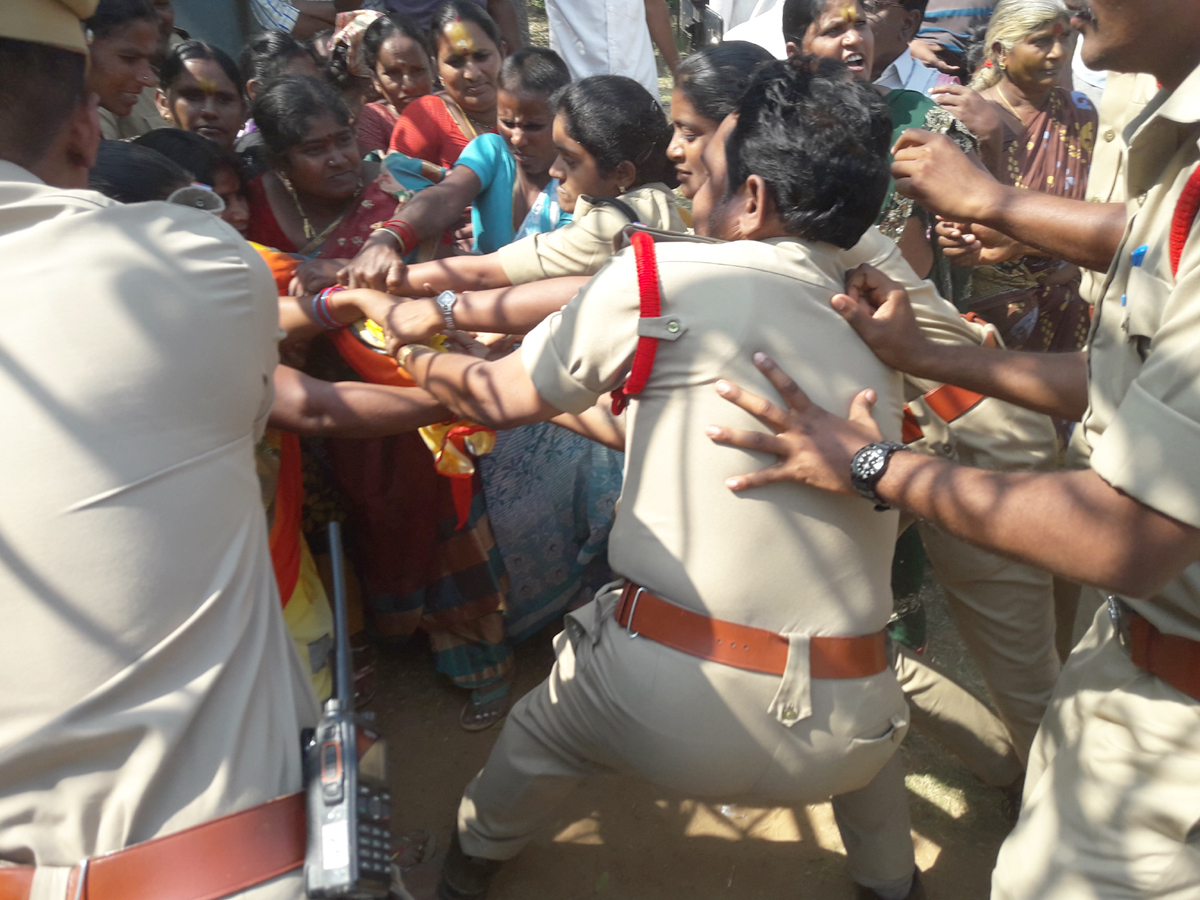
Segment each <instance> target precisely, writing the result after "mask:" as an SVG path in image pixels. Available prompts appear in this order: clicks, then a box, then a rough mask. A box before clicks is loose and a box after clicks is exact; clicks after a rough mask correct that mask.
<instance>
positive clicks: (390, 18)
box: [362, 13, 433, 72]
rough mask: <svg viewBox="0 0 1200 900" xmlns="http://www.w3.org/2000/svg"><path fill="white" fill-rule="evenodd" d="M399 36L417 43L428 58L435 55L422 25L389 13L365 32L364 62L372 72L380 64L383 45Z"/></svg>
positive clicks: (397, 14)
mask: <svg viewBox="0 0 1200 900" xmlns="http://www.w3.org/2000/svg"><path fill="white" fill-rule="evenodd" d="M397 34H398V35H401V36H402V37H406V38H408V39H409V40H410V41H412V42H413V43H415V44H416V45H417V46H418V47H420V48H421V49H422V50H424V51H425V55H426V56H432V55H433V53H432V52H431V51H430V49H429V35H428V34H426V33H425V32H424V31H422V30H421V26H420V25H418V24H417V23H416V22H414V21H413V20H412V19H410V18H409V17H408V16H405V15H402V14H400V13H388V14H387V15H386V16H380V17H379V18H378V19H376V20H375V21H374V22H372V23H371V24H370V25H368V26H367V30H366V31H365V32H363V39H362V50H363V62H364V63H366V65H367V68H368V69H370V70H371V71H372V72H373V71H375V66H376V64H377V63H378V62H379V51H380V50H381V49H383V45H384V44H386V43H387V42H388V39H389V38H391V37H392V36H393V35H397Z"/></svg>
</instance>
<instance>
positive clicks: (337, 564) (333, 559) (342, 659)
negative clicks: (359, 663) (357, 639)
mask: <svg viewBox="0 0 1200 900" xmlns="http://www.w3.org/2000/svg"><path fill="white" fill-rule="evenodd" d="M329 560H330V564H331V566H332V568H333V640H334V664H335V665H334V672H335V674H336V677H335V681H336V684H335V685H334V688H335V691H334V696H336V697H337V699H338V702H339V703H340V705H341V708H342V710H343V711H344V712H353V711H354V667H353V666H352V665H351V660H350V625H349V623H348V621H347V619H348V616H347V614H346V573H345V570H344V569H343V562H342V526H341V523H340V522H330V523H329Z"/></svg>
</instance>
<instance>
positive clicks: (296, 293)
mask: <svg viewBox="0 0 1200 900" xmlns="http://www.w3.org/2000/svg"><path fill="white" fill-rule="evenodd" d="M343 265H344V263H343V262H342V260H340V259H309V260H305V261H304V262H302V263H300V264H299V265H298V266H296V274H295V275H294V276H293V277H292V283H291V285H290V287H289V288H288V292H289V293H290V294H291V295H292V296H293V297H304V296H307V295H309V294H315V293H317V291H320V290H323V289H325V288H327V287H332V286H333V285H335V284H337V283H338V281H337V277H338V272H339V271H340V270H341V268H342V266H343Z"/></svg>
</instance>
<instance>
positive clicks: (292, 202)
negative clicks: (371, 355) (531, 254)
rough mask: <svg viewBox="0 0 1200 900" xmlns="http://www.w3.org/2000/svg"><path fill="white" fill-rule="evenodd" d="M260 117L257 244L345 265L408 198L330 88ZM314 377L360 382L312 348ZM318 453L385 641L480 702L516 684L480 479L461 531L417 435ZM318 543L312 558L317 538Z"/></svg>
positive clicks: (303, 84) (300, 91)
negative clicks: (264, 158) (422, 639)
mask: <svg viewBox="0 0 1200 900" xmlns="http://www.w3.org/2000/svg"><path fill="white" fill-rule="evenodd" d="M254 117H255V121H256V122H257V123H258V128H259V131H260V133H261V134H262V137H263V141H264V144H265V147H266V150H267V155H268V158H269V159H270V160H271V163H272V170H271V171H269V172H267V173H265V174H264V175H262V176H260V177H259V178H258V179H256V180H255V181H253V182H251V191H250V194H251V218H250V227H249V232H248V236H249V237H250V239H251V240H253V241H256V242H258V243H259V244H264V245H266V246H268V247H273V248H275V249H277V250H282V251H286V252H290V253H295V254H297V255H300V256H304V257H309V258H321V259H346V258H348V257H350V256H353V255H354V253H355V252H356V251H357V249H358V248H359V247H360V246H361V245H362V244H363V243H364V241H365V240H366V238H367V237H369V236H370V234H371V232H372V230H373V229H374V228H375V227H377V226H378V225H380V224H381V223H383V222H385V221H387V220H388V219H390V218H392V217H393V216H394V215H395V214H396V212H397V210H398V209H399V208H400V207H401V206H402V205H403V203H404V202H406V201H407V200H408V199H409V198H410V197H411V196H412V191H410V190H409V189H407V188H405V187H404V186H403V185H401V184H400V183H399V182H397V181H396V179H395V178H393V177H392V176H391V175H390V174H389V173H388V172H387V171H386V170H384V169H383V168H382V167H381V166H379V164H378V163H364V162H363V161H362V159H361V158H360V157H359V155H358V146H357V142H356V141H355V136H354V130H353V127H352V126H351V121H350V114H349V111H348V110H347V109H346V106H345V104H344V102H343V101H342V99H341V97H340V96H338V93H337V92H336V91H335V90H334V89H333V88H332V87H330V86H329V85H327V84H325V83H323V82H320V81H316V80H314V79H310V78H303V77H289V76H284V77H282V78H279V79H276V80H275V81H273V82H272V83H271V84H269V85H268V86H267V87H266V89H265V90H264V91H263V92H262V93H261V94H260V95H259V97H258V99H257V100H256V101H255V104H254ZM431 174H433V173H432V172H431ZM438 175H439V176H440V170H438ZM308 369H309V371H310V373H312V374H315V375H317V376H318V377H320V378H322V379H323V380H325V381H352V380H356V379H357V377H358V376H357V375H356V374H355V372H354V371H353V370H352V369H351V368H350V367H349V366H348V365H347V363H346V362H345V361H344V359H343V358H342V357H341V355H340V354H339V352H338V351H337V350H336V349H335V348H334V346H333V345H331V344H330V343H329V342H327V341H323V340H318V341H314V342H313V344H312V347H311V351H310V359H309V363H308ZM311 449H312V453H311V454H310V457H309V459H310V462H311V463H312V464H313V465H315V466H320V465H321V464H327V467H328V469H329V470H331V473H332V477H333V480H334V481H335V482H336V484H337V486H338V488H339V489H340V491H341V493H342V495H343V496H344V498H345V501H346V504H347V506H348V508H349V521H348V533H349V536H350V537H351V547H350V550H351V555H352V558H353V560H354V562H355V568H356V570H357V572H358V573H359V575H360V578H361V579H362V582H363V587H364V594H365V601H366V606H367V609H368V610H369V611H370V613H371V619H372V623H373V625H374V627H375V629H376V631H377V633H379V634H380V635H381V636H382V637H385V638H398V637H404V636H407V635H410V634H411V633H412V632H413V631H414V630H416V628H417V627H418V626H419V627H421V628H422V629H424V630H425V631H426V632H428V633H429V635H430V641H431V643H432V644H433V648H434V651H435V655H436V659H437V667H438V671H440V672H442V673H443V674H445V675H447V676H449V677H450V678H451V680H452V681H453V682H454V683H455V684H456V685H458V686H459V687H462V688H465V689H468V690H470V691H472V693H473V695H474V696H475V698H476V699H477V700H478V698H480V697H487V696H488V695H490V694H491V693H492V692H493V691H495V690H496V689H497V686H498V685H503V684H505V683H506V682H507V680H508V679H509V677H510V675H511V672H512V651H511V649H510V648H509V646H508V645H507V643H505V641H504V622H503V617H502V612H503V610H504V591H505V587H506V584H505V582H506V578H505V575H504V569H503V564H502V562H501V559H500V554H499V551H498V550H497V549H496V546H495V541H494V539H493V537H492V534H491V528H490V525H489V522H488V518H487V511H486V507H485V504H484V499H483V495H482V493H481V491H480V490H479V479H478V475H476V477H475V481H474V492H473V496H472V498H471V499H470V503H469V510H468V515H467V517H466V521H465V523H464V524H463V525H462V527H460V526H459V522H460V517H459V509H458V508H457V507H456V505H455V498H454V493H453V491H452V489H451V485H450V480H449V479H447V478H445V477H443V476H442V475H439V474H438V473H437V471H436V469H435V468H434V463H433V458H432V456H431V454H430V452H429V450H428V448H427V447H426V446H425V444H424V443H423V442H422V440H421V438H420V437H419V436H418V435H417V434H415V433H408V434H399V435H396V436H394V437H387V438H379V439H369V440H326V441H325V442H324V444H323V446H321V447H313V448H311ZM310 470H311V467H310ZM314 524H315V523H314ZM313 539H315V540H314V545H315V546H316V545H317V541H319V540H320V536H319V534H314V533H310V540H313Z"/></svg>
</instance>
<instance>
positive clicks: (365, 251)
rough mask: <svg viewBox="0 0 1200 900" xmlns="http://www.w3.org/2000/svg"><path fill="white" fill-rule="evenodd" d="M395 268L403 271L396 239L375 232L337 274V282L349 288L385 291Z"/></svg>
mask: <svg viewBox="0 0 1200 900" xmlns="http://www.w3.org/2000/svg"><path fill="white" fill-rule="evenodd" d="M397 267H399V268H400V270H401V271H403V269H404V258H403V257H402V256H401V255H400V248H399V247H398V246H397V245H396V239H395V238H393V237H392V236H391V235H389V234H385V233H380V232H376V233H375V234H373V235H371V237H369V238H367V242H366V243H365V244H363V248H362V249H361V250H359V251H358V255H357V256H355V257H354V259H352V260H350V262H349V263H348V264H346V266H345V267H344V268H343V269H342V270H341V271H340V272H338V275H337V282H338V284H341V285H344V286H345V287H350V288H370V289H372V290H376V291H385V290H387V289H388V284H389V283H390V282H391V281H392V276H393V272H394V270H395V269H396V268H397Z"/></svg>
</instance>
